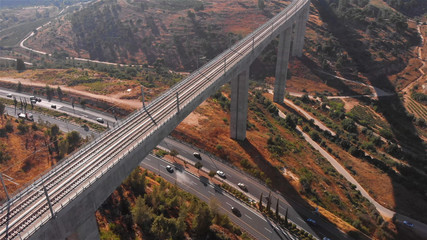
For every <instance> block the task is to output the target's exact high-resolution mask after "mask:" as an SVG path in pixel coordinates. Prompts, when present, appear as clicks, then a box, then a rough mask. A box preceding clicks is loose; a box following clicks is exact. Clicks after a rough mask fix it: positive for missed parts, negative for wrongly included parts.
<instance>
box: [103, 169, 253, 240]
mask: <svg viewBox="0 0 427 240" xmlns="http://www.w3.org/2000/svg"><path fill="white" fill-rule="evenodd" d="M219 209H220V203H219V202H218V200H216V199H215V198H212V199H211V200H210V202H209V204H206V203H205V202H203V201H201V200H200V199H198V198H197V197H195V196H193V195H191V194H189V193H187V192H184V191H182V190H180V189H179V188H178V187H177V186H176V185H173V184H170V183H168V182H167V181H166V180H164V179H163V178H161V177H160V176H156V175H155V174H153V173H151V172H148V171H147V170H142V169H140V168H137V169H135V170H134V171H133V172H132V174H131V175H130V176H129V177H128V178H127V179H126V180H125V181H124V182H123V184H122V185H121V186H119V187H118V188H117V189H116V191H114V193H113V194H112V195H111V196H110V197H109V198H108V199H107V200H106V201H105V202H104V204H103V205H102V206H101V207H100V208H99V210H98V211H97V212H96V216H97V220H98V225H99V228H100V233H101V239H106V240H107V239H108V240H110V239H134V238H143V239H187V238H196V239H206V238H209V239H224V240H225V239H233V240H238V239H251V238H250V237H249V236H248V235H247V234H246V233H243V232H242V231H241V230H240V228H239V227H237V226H235V225H234V224H233V223H232V222H231V221H230V219H229V218H228V216H227V215H224V214H222V213H220V211H219Z"/></svg>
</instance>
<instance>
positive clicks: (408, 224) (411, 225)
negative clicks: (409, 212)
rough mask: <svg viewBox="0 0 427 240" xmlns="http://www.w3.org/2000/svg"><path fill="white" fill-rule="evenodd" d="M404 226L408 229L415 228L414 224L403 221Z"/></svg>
mask: <svg viewBox="0 0 427 240" xmlns="http://www.w3.org/2000/svg"><path fill="white" fill-rule="evenodd" d="M403 224H405V225H406V226H408V227H410V228H413V227H414V224H413V223H411V222H409V221H406V220H405V221H403Z"/></svg>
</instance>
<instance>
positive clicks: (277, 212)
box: [276, 198, 279, 219]
mask: <svg viewBox="0 0 427 240" xmlns="http://www.w3.org/2000/svg"><path fill="white" fill-rule="evenodd" d="M276 219H279V198H277V204H276Z"/></svg>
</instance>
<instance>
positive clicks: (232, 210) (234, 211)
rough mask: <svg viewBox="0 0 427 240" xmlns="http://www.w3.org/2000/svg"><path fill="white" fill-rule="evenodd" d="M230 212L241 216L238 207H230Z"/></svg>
mask: <svg viewBox="0 0 427 240" xmlns="http://www.w3.org/2000/svg"><path fill="white" fill-rule="evenodd" d="M231 212H232V213H234V215H236V216H238V217H240V216H242V214H241V213H240V211H239V209H237V208H235V207H231Z"/></svg>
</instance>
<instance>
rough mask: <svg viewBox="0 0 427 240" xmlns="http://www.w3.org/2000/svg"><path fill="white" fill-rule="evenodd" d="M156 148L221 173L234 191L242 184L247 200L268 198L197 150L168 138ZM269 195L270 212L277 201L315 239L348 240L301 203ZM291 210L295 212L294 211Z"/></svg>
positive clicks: (249, 179) (262, 189) (248, 179)
mask: <svg viewBox="0 0 427 240" xmlns="http://www.w3.org/2000/svg"><path fill="white" fill-rule="evenodd" d="M159 146H161V147H163V148H166V149H169V150H172V149H175V150H177V151H178V153H179V157H182V158H184V159H187V161H189V162H191V163H193V164H194V163H195V162H197V161H201V163H202V164H203V169H204V170H206V171H208V172H209V170H215V171H216V170H221V171H223V172H224V173H225V174H226V180H225V181H226V182H227V183H228V184H229V185H232V186H234V187H235V188H236V189H238V187H237V183H244V184H245V185H246V186H247V188H248V192H247V194H248V195H249V196H250V197H251V196H252V198H253V199H254V200H256V201H258V200H259V197H260V195H261V193H263V196H268V194H269V192H270V191H271V190H270V189H269V188H268V187H266V186H265V185H263V184H261V183H260V182H259V181H258V180H256V179H253V178H252V177H251V176H249V175H248V174H246V173H244V172H241V171H239V170H236V169H235V168H234V167H231V166H230V165H228V164H225V163H224V161H222V160H220V159H217V158H216V157H213V156H211V155H207V154H205V153H203V152H201V151H199V150H196V149H194V148H192V147H191V146H189V145H188V144H183V143H180V142H177V141H175V140H172V139H170V138H165V139H164V140H163V141H162V142H161V143H160V144H159ZM195 151H197V152H199V153H200V155H201V159H202V160H198V159H197V158H195V157H194V156H193V152H195ZM271 196H272V199H273V202H272V209H275V207H276V205H275V203H276V199H277V198H279V212H280V213H281V214H284V213H285V211H286V209H288V218H289V219H290V220H291V221H292V222H294V223H295V224H297V225H298V226H300V227H301V228H303V229H305V230H306V231H307V232H309V233H310V234H312V235H313V236H316V237H318V238H319V237H320V238H323V237H328V238H331V239H352V238H350V237H349V236H348V235H346V234H344V233H343V232H341V231H340V230H339V229H338V228H337V227H336V226H335V225H333V224H331V223H329V222H327V221H325V220H323V219H322V218H320V217H319V216H317V214H315V213H313V211H312V210H310V209H306V207H303V206H302V204H300V203H297V202H294V201H292V200H290V199H285V198H284V197H283V196H282V195H281V194H279V193H276V192H271ZM265 204H266V200H265V199H264V205H265ZM295 208H298V209H297V210H295ZM307 218H312V219H315V220H316V222H317V224H316V225H315V226H313V227H311V226H310V225H308V224H307V223H306V221H305V220H306V219H307Z"/></svg>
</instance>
